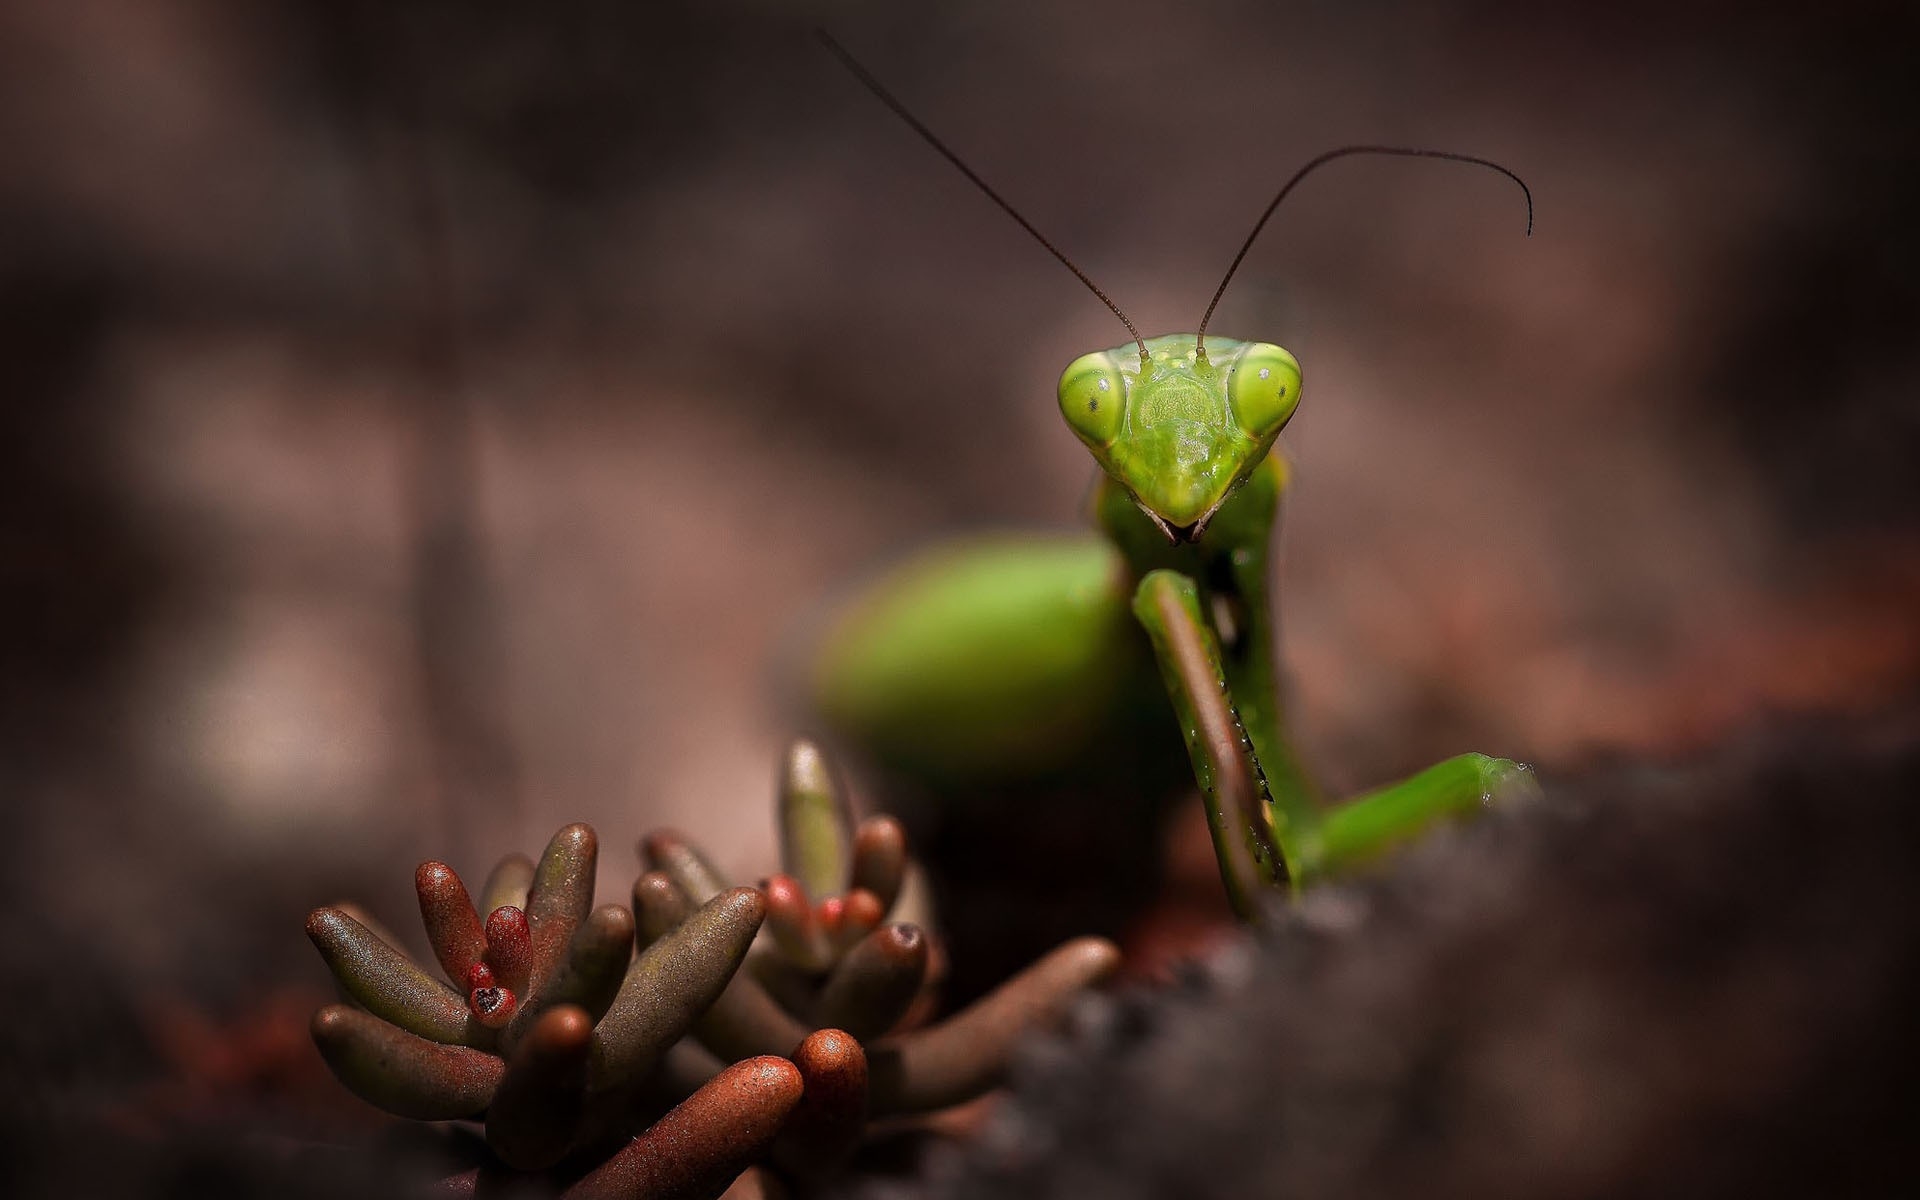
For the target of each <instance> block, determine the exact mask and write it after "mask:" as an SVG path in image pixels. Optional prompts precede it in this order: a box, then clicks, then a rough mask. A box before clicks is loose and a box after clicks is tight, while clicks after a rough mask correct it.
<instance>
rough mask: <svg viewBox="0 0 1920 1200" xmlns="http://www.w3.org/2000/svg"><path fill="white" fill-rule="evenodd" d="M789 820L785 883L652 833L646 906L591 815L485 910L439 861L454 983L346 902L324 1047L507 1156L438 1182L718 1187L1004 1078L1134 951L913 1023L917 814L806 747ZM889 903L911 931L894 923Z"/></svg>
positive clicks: (1072, 955) (930, 966)
mask: <svg viewBox="0 0 1920 1200" xmlns="http://www.w3.org/2000/svg"><path fill="white" fill-rule="evenodd" d="M778 811H779V814H780V821H781V827H782V833H783V850H782V857H783V860H784V861H783V865H784V866H785V868H786V873H782V874H778V875H775V876H773V877H771V878H770V879H768V880H766V881H765V882H764V883H763V884H762V886H761V887H758V888H748V887H729V886H727V885H726V883H725V881H724V880H723V879H722V878H721V877H720V876H719V874H718V873H717V872H716V871H715V870H714V869H713V867H712V866H711V865H710V863H709V862H708V860H707V859H706V857H705V856H704V855H702V854H701V853H700V851H699V850H698V849H697V848H696V847H694V846H693V845H692V843H690V842H689V841H687V840H686V839H684V838H681V837H679V836H677V835H674V834H671V833H664V832H661V833H655V834H652V835H649V836H648V837H646V838H645V839H643V840H642V842H641V854H642V856H643V857H644V858H645V859H646V861H647V862H648V864H649V865H650V867H651V869H650V870H648V871H647V872H645V873H644V874H642V875H641V876H640V878H639V879H638V880H637V881H636V882H635V884H634V887H633V907H632V908H631V909H628V908H627V907H624V906H622V905H619V904H606V905H601V906H599V907H597V908H596V907H594V906H593V894H594V880H595V872H596V865H597V859H598V849H599V843H598V839H597V837H596V836H595V834H594V831H593V830H592V828H590V827H589V826H587V825H584V824H574V825H568V826H566V827H565V828H563V829H561V830H560V831H559V832H558V833H556V834H555V835H554V836H553V839H552V840H551V841H550V842H549V843H548V845H547V848H546V850H545V852H544V853H543V854H542V855H541V857H540V861H539V863H538V864H535V863H533V862H532V861H530V860H529V859H527V858H526V857H525V856H524V855H517V854H516V855H510V856H508V857H507V858H505V859H502V860H501V861H500V863H499V864H498V865H497V866H496V867H495V868H494V869H493V871H492V873H491V874H490V875H489V876H488V878H487V881H486V883H485V885H484V886H483V887H482V889H481V892H480V897H481V902H480V904H479V905H478V906H477V907H476V906H475V904H474V902H473V899H472V897H471V895H470V893H469V892H468V890H467V888H466V885H465V884H464V883H463V882H462V881H461V879H460V877H459V875H458V874H457V873H456V872H455V871H454V870H453V868H452V867H450V866H448V865H447V864H445V863H441V862H426V863H422V864H421V865H420V867H419V869H418V871H417V872H416V873H415V877H414V883H415V890H416V892H417V893H418V896H419V902H420V915H421V919H422V921H423V923H424V925H425V926H426V931H427V937H428V941H429V943H430V944H431V946H432V949H433V957H434V959H435V960H436V961H437V963H438V965H439V968H440V972H441V973H442V974H443V975H444V977H445V978H444V979H443V978H440V977H438V976H436V975H435V973H434V972H433V971H432V970H431V969H430V968H429V967H427V966H425V965H423V964H421V963H419V962H416V961H415V960H414V959H413V958H411V957H410V956H409V955H408V954H407V953H406V952H405V951H403V950H401V949H400V948H399V946H400V942H399V941H398V939H396V938H394V937H393V936H392V935H390V934H388V933H387V932H386V931H385V930H383V929H382V928H381V927H380V925H379V924H378V923H377V922H376V921H375V920H374V919H373V918H371V917H370V916H368V915H366V914H365V913H363V912H361V911H360V910H358V909H357V908H355V907H353V906H352V905H348V904H342V905H336V906H333V907H328V908H320V909H316V910H314V912H313V913H312V914H311V915H310V916H309V917H308V920H307V933H308V936H309V937H310V938H312V940H313V942H314V945H315V946H316V947H318V948H319V950H320V953H321V956H322V957H323V958H324V959H325V960H326V962H327V965H328V967H329V968H330V969H331V970H332V972H333V974H334V977H335V978H336V980H337V981H338V982H339V985H340V988H341V990H342V992H343V1002H342V1003H338V1004H332V1005H328V1006H327V1007H325V1008H323V1009H321V1010H320V1011H319V1012H318V1013H317V1014H315V1016H314V1019H313V1037H314V1041H315V1042H316V1044H317V1045H318V1046H319V1049H320V1052H321V1055H322V1056H323V1057H324V1058H325V1059H326V1061H327V1063H328V1065H329V1066H330V1067H331V1068H332V1070H333V1072H334V1074H335V1075H336V1076H337V1077H338V1078H339V1079H340V1080H341V1082H342V1083H344V1084H345V1085H346V1086H347V1087H348V1088H349V1089H350V1090H352V1091H353V1092H354V1093H355V1094H357V1095H359V1096H360V1097H361V1098H362V1099H365V1100H367V1101H368V1102H369V1103H372V1104H374V1105H377V1106H378V1107H380V1108H383V1109H385V1110H387V1111H388V1112H391V1113H394V1114H396V1115H399V1116H403V1117H411V1118H415V1119H419V1120H428V1121H443V1120H477V1121H482V1122H484V1127H485V1134H486V1144H487V1147H488V1149H489V1151H490V1152H491V1159H490V1161H489V1162H487V1163H485V1164H482V1165H481V1166H478V1167H476V1168H474V1169H473V1170H470V1171H467V1172H465V1173H464V1174H461V1175H456V1176H454V1177H452V1178H450V1179H448V1180H446V1181H444V1191H445V1194H461V1193H471V1192H473V1191H474V1190H475V1189H479V1190H481V1191H485V1190H487V1188H488V1186H489V1184H488V1181H489V1179H496V1178H499V1177H502V1176H508V1175H511V1174H512V1173H515V1172H545V1173H546V1174H545V1175H544V1176H543V1177H542V1182H548V1183H551V1184H552V1185H553V1186H554V1187H555V1188H564V1191H562V1194H563V1195H564V1196H567V1197H570V1198H579V1197H602V1196H606V1197H611V1196H624V1197H640V1198H652V1197H693V1196H717V1195H718V1194H719V1193H720V1192H721V1191H723V1190H725V1189H726V1187H727V1186H728V1184H729V1183H730V1182H731V1181H732V1180H733V1179H734V1178H735V1177H736V1176H737V1175H738V1174H739V1173H740V1172H741V1171H742V1170H743V1169H744V1168H746V1167H747V1166H748V1165H750V1164H752V1163H754V1162H757V1161H760V1160H762V1159H765V1158H767V1157H769V1155H771V1157H772V1159H773V1161H774V1162H775V1163H777V1164H778V1167H779V1169H780V1171H781V1172H782V1173H784V1174H786V1175H788V1176H789V1177H792V1178H796V1179H802V1180H816V1179H819V1178H823V1177H825V1176H827V1175H829V1174H831V1173H832V1172H833V1171H835V1170H836V1169H838V1168H839V1167H840V1166H841V1165H842V1164H844V1162H845V1161H846V1160H847V1159H848V1158H849V1157H850V1156H851V1154H852V1153H853V1151H854V1149H855V1148H856V1146H857V1144H858V1142H859V1140H860V1137H861V1134H862V1132H863V1130H864V1129H865V1128H866V1123H867V1121H868V1119H869V1117H870V1116H884V1115H900V1114H912V1113H920V1112H926V1111H930V1110H933V1109H937V1108H942V1107H946V1106H948V1105H951V1104H954V1103H958V1102H960V1101H963V1100H966V1099H970V1098H972V1097H974V1096H977V1095H979V1094H981V1093H982V1092H984V1091H986V1090H988V1089H990V1088H991V1087H993V1086H994V1085H995V1084H997V1083H998V1082H999V1081H1000V1080H1001V1079H1002V1077H1003V1076H1004V1074H1005V1070H1006V1067H1007V1064H1008V1060H1009V1057H1010V1054H1011V1051H1012V1048H1013V1045H1014V1043H1015V1042H1016V1041H1017V1040H1018V1038H1019V1036H1020V1035H1021V1034H1022V1033H1024V1032H1025V1031H1026V1030H1027V1029H1029V1028H1030V1027H1032V1026H1033V1025H1035V1024H1036V1023H1038V1022H1040V1021H1042V1020H1044V1019H1046V1018H1047V1017H1049V1016H1051V1015H1053V1014H1055V1013H1057V1012H1058V1011H1059V1010H1060V1009H1061V1008H1062V1006H1063V1005H1064V1004H1065V1002H1066V1001H1067V1000H1068V998H1069V997H1070V996H1072V995H1073V994H1074V993H1076V992H1078V991H1079V990H1080V989H1081V988H1083V987H1085V986H1087V985H1088V984H1091V983H1094V982H1097V981H1098V980H1100V979H1102V978H1104V977H1105V976H1106V975H1108V974H1110V973H1111V971H1112V970H1113V968H1114V967H1115V966H1116V965H1117V963H1118V957H1119V956H1118V951H1117V950H1116V949H1115V948H1114V946H1113V945H1112V944H1111V943H1109V942H1106V941H1104V940H1101V939H1096V938H1086V939H1079V940H1076V941H1073V942H1068V943H1067V944H1065V945H1063V946H1061V947H1059V948H1058V949H1056V950H1055V951H1054V952H1053V953H1051V954H1049V955H1047V956H1046V957H1044V958H1042V959H1041V960H1040V961H1038V962H1036V963H1035V964H1033V965H1032V966H1031V967H1029V968H1028V969H1027V970H1026V971H1024V972H1022V973H1020V974H1019V975H1017V976H1015V977H1014V978H1013V979H1011V980H1009V981H1007V983H1006V984H1005V985H1004V986H1002V987H1001V988H1000V989H999V990H998V991H996V992H994V993H993V994H991V995H989V996H987V997H985V998H984V999H982V1000H980V1001H978V1002H976V1003H975V1004H973V1005H972V1006H970V1007H968V1008H967V1009H965V1010H964V1011H962V1012H960V1013H957V1014H955V1015H953V1016H951V1017H949V1018H947V1019H946V1020H945V1021H942V1022H940V1023H939V1024H936V1025H931V1026H926V1027H918V1026H919V1023H920V1022H921V1021H922V1020H923V1018H924V1016H925V1015H926V1014H927V1013H929V1012H931V1011H932V1008H933V988H934V984H935V983H936V981H937V977H938V970H937V966H936V960H937V954H936V948H935V945H934V938H933V936H932V935H931V934H930V933H929V932H928V924H929V923H928V919H927V918H926V917H925V916H924V915H922V914H923V910H924V902H923V901H922V900H919V899H916V895H918V894H920V893H924V891H925V888H924V885H918V886H916V883H915V879H916V876H917V874H918V872H917V868H916V867H914V865H913V864H912V862H911V859H910V858H909V856H908V854H907V847H906V839H905V836H904V834H903V832H902V831H901V828H900V826H899V825H898V824H897V823H896V822H894V821H893V820H891V819H890V818H886V817H876V818H871V819H869V820H866V821H864V822H860V823H859V824H857V825H856V824H855V823H854V822H853V821H852V819H851V815H850V812H849V809H848V806H847V805H846V803H845V801H844V793H843V791H842V790H841V789H840V788H839V787H838V786H837V785H836V784H835V782H834V779H833V775H832V771H831V769H830V767H829V765H828V764H827V762H826V760H825V758H824V757H823V756H822V755H821V754H820V752H819V750H818V749H817V748H815V747H814V746H813V745H812V744H810V743H807V742H796V743H795V744H794V745H793V747H792V748H791V749H790V750H789V752H788V754H787V757H786V765H785V772H784V777H783V780H782V785H781V787H780V789H779V801H778ZM896 909H897V910H899V911H898V915H899V916H901V917H902V918H913V919H902V920H899V921H896V922H892V923H889V922H888V921H887V917H888V916H889V914H890V913H892V912H894V910H896ZM482 914H485V915H484V916H483V915H482ZM763 923H764V924H765V925H766V936H765V937H764V938H762V939H760V941H761V943H762V944H761V945H760V946H759V947H758V948H755V942H756V935H758V934H759V933H760V931H761V928H762V925H763ZM750 950H752V951H753V953H752V955H751V958H750V957H749V951H750ZM636 951H637V953H636ZM743 964H750V966H751V969H750V970H742V969H741V968H742V966H743ZM669 1106H671V1107H669Z"/></svg>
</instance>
